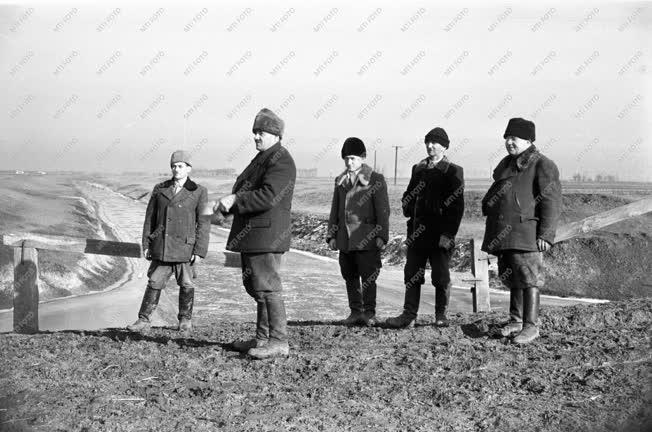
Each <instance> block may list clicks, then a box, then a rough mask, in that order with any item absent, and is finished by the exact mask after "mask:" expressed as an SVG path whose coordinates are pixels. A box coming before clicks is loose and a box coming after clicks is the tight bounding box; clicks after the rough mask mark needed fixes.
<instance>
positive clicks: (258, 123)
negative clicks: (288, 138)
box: [251, 108, 285, 138]
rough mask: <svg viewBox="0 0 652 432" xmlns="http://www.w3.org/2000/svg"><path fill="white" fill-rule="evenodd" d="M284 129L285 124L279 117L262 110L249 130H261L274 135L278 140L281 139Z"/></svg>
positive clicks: (267, 110) (270, 111)
mask: <svg viewBox="0 0 652 432" xmlns="http://www.w3.org/2000/svg"><path fill="white" fill-rule="evenodd" d="M284 128H285V123H284V122H283V120H281V118H280V117H279V116H277V115H276V114H274V113H273V112H272V110H269V109H267V108H263V109H261V110H260V112H259V113H258V114H257V115H256V119H255V120H254V125H253V127H252V128H251V130H252V132H255V131H257V130H261V131H264V132H267V133H270V134H272V135H276V136H277V137H279V138H282V137H283V129H284Z"/></svg>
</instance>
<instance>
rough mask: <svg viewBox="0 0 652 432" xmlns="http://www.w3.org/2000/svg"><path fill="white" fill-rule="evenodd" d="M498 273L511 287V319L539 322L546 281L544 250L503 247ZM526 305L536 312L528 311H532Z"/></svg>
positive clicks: (529, 322)
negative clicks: (540, 298) (542, 291)
mask: <svg viewBox="0 0 652 432" xmlns="http://www.w3.org/2000/svg"><path fill="white" fill-rule="evenodd" d="M498 276H499V278H500V280H501V281H502V282H503V284H504V285H505V286H506V287H507V288H509V320H510V321H512V322H522V321H525V322H526V324H536V319H537V315H538V303H539V299H538V296H539V293H538V290H539V289H540V288H541V287H543V285H544V282H545V280H544V275H543V254H542V253H541V252H526V251H519V250H506V251H502V252H501V253H500V254H498ZM524 295H525V297H524ZM526 309H532V312H531V313H525V312H529V310H526ZM534 309H536V310H534Z"/></svg>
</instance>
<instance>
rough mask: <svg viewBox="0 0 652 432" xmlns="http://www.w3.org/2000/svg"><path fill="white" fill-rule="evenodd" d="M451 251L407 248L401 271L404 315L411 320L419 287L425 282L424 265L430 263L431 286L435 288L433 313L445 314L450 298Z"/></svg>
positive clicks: (415, 312)
mask: <svg viewBox="0 0 652 432" xmlns="http://www.w3.org/2000/svg"><path fill="white" fill-rule="evenodd" d="M451 254H452V251H450V250H446V249H442V248H438V247H437V248H434V249H430V250H419V249H415V248H411V247H409V248H408V250H407V260H406V262H405V268H404V269H403V275H404V282H405V302H404V305H403V309H404V313H405V314H407V315H409V316H410V317H412V318H415V317H416V316H417V312H418V311H419V301H420V300H421V285H423V284H424V283H425V282H426V278H425V272H426V263H427V262H430V268H431V274H430V276H431V279H432V284H433V285H434V287H435V313H445V312H446V308H447V307H448V300H449V298H450V282H451V276H450V270H449V268H448V267H449V264H450V259H451Z"/></svg>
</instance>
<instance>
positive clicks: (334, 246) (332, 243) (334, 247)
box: [328, 238, 337, 250]
mask: <svg viewBox="0 0 652 432" xmlns="http://www.w3.org/2000/svg"><path fill="white" fill-rule="evenodd" d="M328 246H330V248H331V250H337V240H335V239H334V238H332V239H330V240H328Z"/></svg>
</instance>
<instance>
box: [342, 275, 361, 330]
mask: <svg viewBox="0 0 652 432" xmlns="http://www.w3.org/2000/svg"><path fill="white" fill-rule="evenodd" d="M345 282H346V295H347V297H348V298H349V309H351V313H350V314H349V316H348V317H346V318H345V319H344V320H343V321H342V324H344V325H356V324H363V323H364V315H363V314H362V290H361V287H360V278H359V277H356V278H355V279H345Z"/></svg>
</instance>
